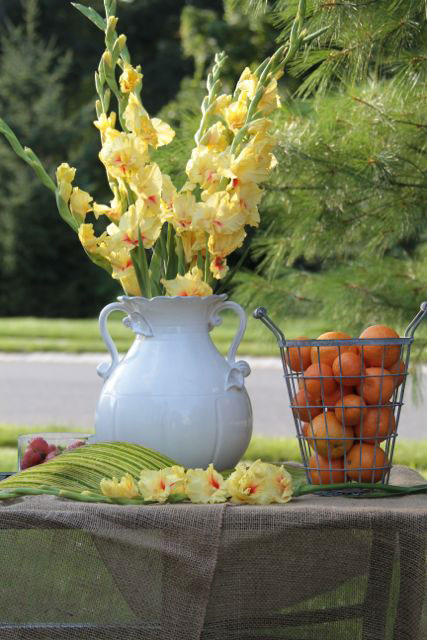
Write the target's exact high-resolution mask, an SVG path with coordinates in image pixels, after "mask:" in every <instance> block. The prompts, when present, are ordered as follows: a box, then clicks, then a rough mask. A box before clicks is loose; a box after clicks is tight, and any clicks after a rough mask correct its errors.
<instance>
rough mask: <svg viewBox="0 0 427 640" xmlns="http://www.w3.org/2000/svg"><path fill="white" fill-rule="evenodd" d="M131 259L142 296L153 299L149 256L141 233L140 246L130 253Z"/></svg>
mask: <svg viewBox="0 0 427 640" xmlns="http://www.w3.org/2000/svg"><path fill="white" fill-rule="evenodd" d="M130 257H131V260H132V263H133V266H134V267H135V271H136V277H137V279H138V284H139V288H140V289H141V294H142V295H143V296H144V295H145V296H147V297H148V298H151V297H152V292H151V291H152V289H151V280H150V274H149V271H148V262H147V254H146V252H145V249H144V244H143V241H142V236H141V233H140V234H139V237H138V246H137V247H135V248H134V249H132V251H131V252H130Z"/></svg>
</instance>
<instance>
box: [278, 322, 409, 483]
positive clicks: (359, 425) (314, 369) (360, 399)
mask: <svg viewBox="0 0 427 640" xmlns="http://www.w3.org/2000/svg"><path fill="white" fill-rule="evenodd" d="M360 338H362V339H367V338H371V339H376V340H378V339H387V340H388V339H390V338H399V335H398V333H396V331H394V329H391V328H390V327H386V326H384V325H373V326H370V327H368V328H367V329H365V330H364V331H363V332H362V333H361V335H360ZM297 340H309V338H306V337H305V336H304V337H299V338H297ZM317 340H343V341H345V340H351V337H350V336H349V335H348V334H346V333H342V332H341V331H329V332H327V333H323V334H322V335H320V336H319V337H318V338H317ZM286 361H287V364H288V366H289V368H290V369H291V370H292V371H293V372H295V373H293V374H291V375H292V377H295V378H297V381H298V387H299V390H298V391H297V392H296V393H295V395H294V397H293V398H292V403H291V406H292V409H293V412H294V414H295V416H296V417H297V418H299V420H300V421H301V422H302V425H301V432H302V435H303V437H304V439H305V441H306V443H307V445H308V446H309V448H310V453H311V454H312V455H311V457H310V459H309V461H308V473H309V477H310V481H311V482H312V483H313V484H331V483H336V482H346V481H351V480H356V481H358V482H378V481H379V480H381V479H382V478H383V477H384V473H385V471H386V470H387V469H388V468H389V467H390V462H389V460H388V458H387V455H386V453H385V452H384V450H383V449H382V448H381V446H380V443H381V442H383V441H384V440H386V439H387V438H389V437H390V436H391V435H392V434H393V433H394V431H395V430H396V421H395V419H394V415H393V405H392V403H391V402H390V400H391V398H392V396H393V393H394V391H395V389H396V387H398V386H399V385H400V384H401V383H402V382H403V378H404V375H405V364H404V362H403V361H402V360H401V346H400V345H399V344H396V345H394V344H392V345H377V344H364V345H363V346H362V345H346V344H345V342H344V343H341V344H340V345H339V346H329V345H328V346H325V347H322V346H313V347H311V346H309V345H307V346H300V347H289V348H288V349H287V353H286Z"/></svg>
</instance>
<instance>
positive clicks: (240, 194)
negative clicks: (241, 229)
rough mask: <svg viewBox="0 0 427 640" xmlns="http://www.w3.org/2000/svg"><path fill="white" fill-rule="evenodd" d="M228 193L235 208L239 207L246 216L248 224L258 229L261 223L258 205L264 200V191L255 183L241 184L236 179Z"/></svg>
mask: <svg viewBox="0 0 427 640" xmlns="http://www.w3.org/2000/svg"><path fill="white" fill-rule="evenodd" d="M228 191H229V193H230V196H231V202H232V203H233V205H234V206H239V207H240V209H241V210H242V212H243V213H244V215H245V216H246V224H249V225H250V226H251V227H257V226H258V225H259V222H260V217H259V211H258V204H259V202H260V201H261V198H262V190H261V189H260V188H259V187H258V185H257V184H255V183H254V182H240V181H239V180H237V178H236V179H234V180H232V181H231V184H230V187H229V188H228Z"/></svg>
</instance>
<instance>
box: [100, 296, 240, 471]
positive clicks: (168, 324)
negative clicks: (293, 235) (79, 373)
mask: <svg viewBox="0 0 427 640" xmlns="http://www.w3.org/2000/svg"><path fill="white" fill-rule="evenodd" d="M226 298H227V296H226V295H211V296H205V297H198V296H189V297H181V296H177V297H167V296H164V297H157V298H152V299H150V300H149V299H147V298H143V297H128V296H121V297H119V298H118V302H113V303H111V304H109V305H107V306H106V307H105V308H104V309H103V310H102V312H101V314H100V317H99V325H100V331H101V335H102V338H103V339H104V341H105V344H106V345H107V348H108V350H109V352H110V354H111V363H110V364H107V363H103V364H101V365H99V366H98V374H99V375H100V376H101V377H102V378H104V380H105V384H104V387H103V389H102V392H101V397H100V399H99V402H98V406H97V410H96V418H95V428H96V435H95V440H96V441H108V440H119V441H128V442H134V443H136V444H140V445H143V446H146V447H151V448H153V449H156V450H157V451H160V452H161V453H163V454H165V455H168V456H170V457H171V458H173V459H174V460H176V461H177V462H179V463H180V464H182V465H184V466H185V467H193V468H197V467H202V468H205V467H206V466H207V465H208V464H209V463H210V462H213V463H214V465H215V467H216V468H217V469H229V468H231V467H233V466H234V465H235V464H236V463H237V462H238V460H239V459H240V457H241V456H242V454H243V453H244V451H245V449H246V447H247V446H248V444H249V440H250V438H251V434H252V409H251V404H250V400H249V397H248V394H247V392H246V389H245V386H244V378H245V376H248V375H249V373H250V368H249V365H248V364H247V362H244V361H243V360H240V361H238V362H236V361H235V356H236V351H237V348H238V346H239V344H240V341H241V339H242V337H243V334H244V332H245V329H246V315H245V312H244V311H243V309H242V307H240V305H238V304H236V303H235V302H229V301H226ZM225 309H232V310H233V311H235V312H236V313H237V315H238V316H239V319H240V326H239V329H238V331H237V333H236V336H235V338H234V340H233V343H232V345H231V347H230V349H229V351H228V354H227V356H226V357H225V358H224V357H223V356H222V355H221V354H220V353H219V352H218V350H217V349H216V347H215V345H214V344H213V342H212V340H211V338H210V335H209V331H210V330H211V329H212V328H213V327H215V326H217V325H219V324H221V319H220V317H219V313H220V312H221V311H224V310H225ZM113 311H122V312H123V313H125V314H126V318H125V319H124V320H123V323H124V324H125V325H126V326H127V327H129V328H131V329H132V330H133V332H134V333H135V334H136V338H135V341H134V342H133V344H132V346H131V348H130V349H129V351H128V353H127V354H126V355H125V356H124V358H123V359H122V360H119V356H118V353H117V349H116V346H115V344H114V342H113V341H112V339H111V336H110V334H109V332H108V329H107V319H108V316H109V315H110V313H112V312H113Z"/></svg>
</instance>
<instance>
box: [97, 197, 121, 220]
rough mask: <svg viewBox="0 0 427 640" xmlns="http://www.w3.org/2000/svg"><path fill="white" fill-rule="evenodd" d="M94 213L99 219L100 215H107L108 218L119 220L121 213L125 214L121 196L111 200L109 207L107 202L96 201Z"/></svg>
mask: <svg viewBox="0 0 427 640" xmlns="http://www.w3.org/2000/svg"><path fill="white" fill-rule="evenodd" d="M93 213H94V215H95V218H96V219H98V218H99V216H107V218H109V219H110V220H112V221H113V222H118V221H119V220H120V217H121V215H122V214H123V208H122V203H121V201H120V198H119V197H117V196H115V197H114V198H113V200H111V202H110V206H109V207H108V206H107V205H106V204H97V203H96V202H94V203H93Z"/></svg>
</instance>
